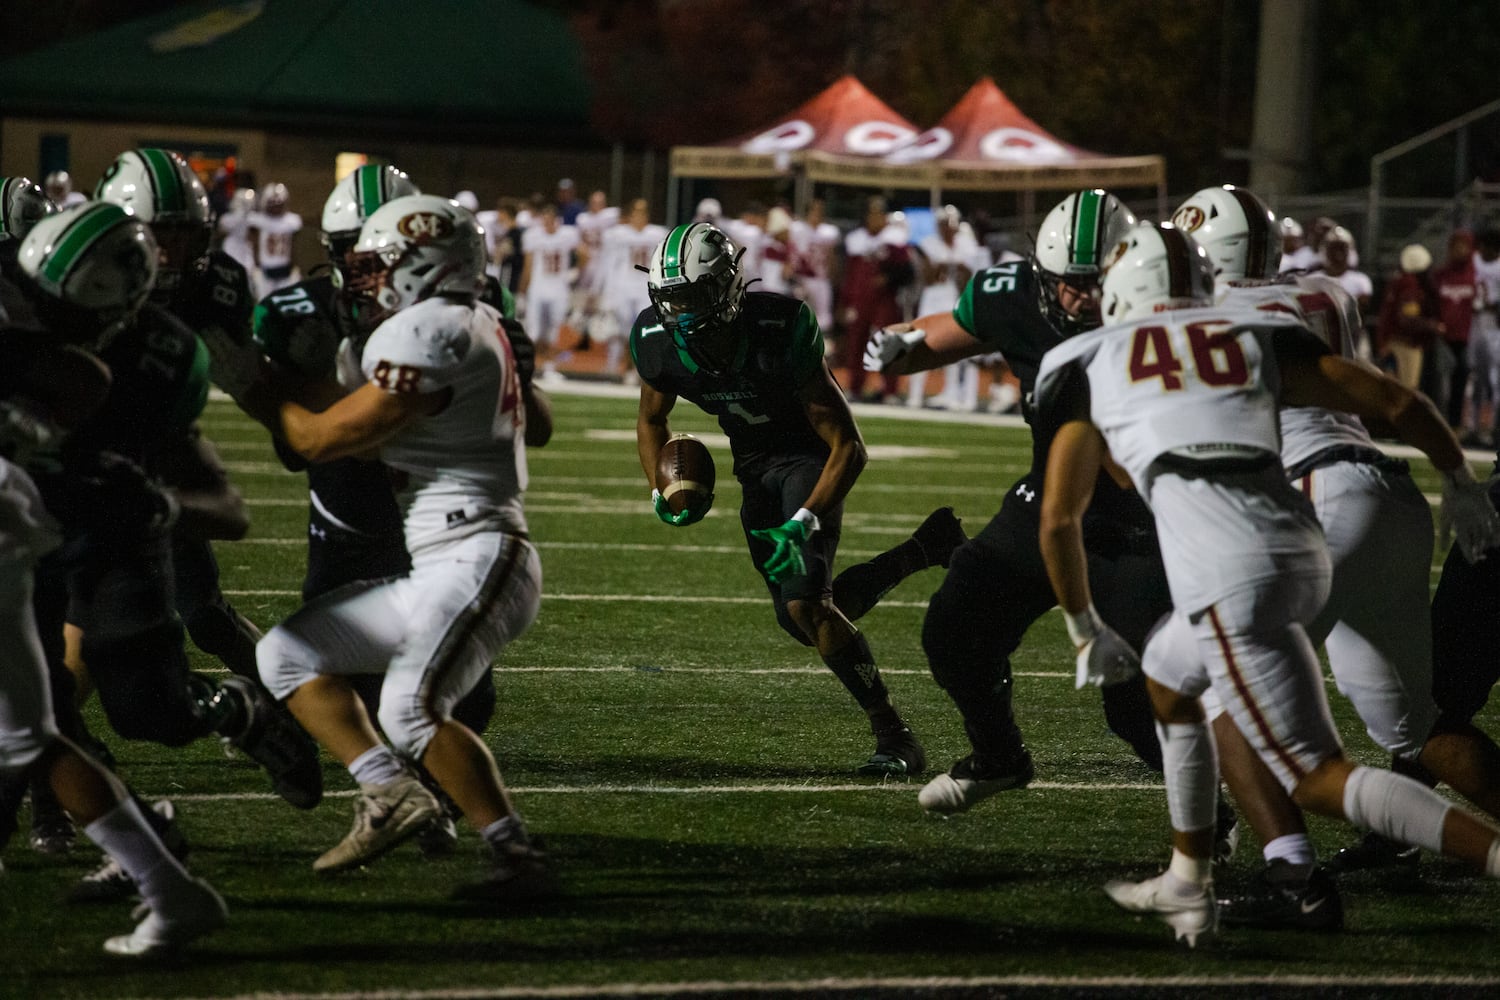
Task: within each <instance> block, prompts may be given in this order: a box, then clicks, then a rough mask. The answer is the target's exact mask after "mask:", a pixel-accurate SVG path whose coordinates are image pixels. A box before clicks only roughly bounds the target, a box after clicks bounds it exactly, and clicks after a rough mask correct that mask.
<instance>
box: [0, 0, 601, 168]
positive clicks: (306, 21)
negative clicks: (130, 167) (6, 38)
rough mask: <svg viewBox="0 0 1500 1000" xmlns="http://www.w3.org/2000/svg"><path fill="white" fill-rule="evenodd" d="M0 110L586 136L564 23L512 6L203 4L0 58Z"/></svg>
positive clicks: (585, 103)
mask: <svg viewBox="0 0 1500 1000" xmlns="http://www.w3.org/2000/svg"><path fill="white" fill-rule="evenodd" d="M0 113H3V114H7V115H18V114H20V115H33V116H36V115H48V116H58V117H81V118H130V119H145V120H166V121H174V122H193V123H198V124H205V125H254V126H262V127H277V126H293V127H296V126H305V127H311V128H319V127H337V126H352V127H356V128H362V129H367V130H373V131H391V130H396V129H400V130H405V131H413V130H414V131H417V132H422V133H426V134H429V135H430V134H434V133H452V138H455V139H464V138H471V137H475V136H476V135H477V134H483V135H485V136H487V137H491V136H499V137H504V138H508V139H509V140H510V141H513V142H515V143H517V144H521V145H525V144H528V143H530V142H535V141H540V140H544V139H546V140H551V139H561V138H575V139H584V138H587V137H588V113H589V95H588V87H587V82H586V78H585V73H584V67H583V52H582V49H581V47H580V45H579V42H578V39H577V36H576V35H575V34H574V33H573V31H572V29H571V27H570V26H569V24H568V22H567V20H566V18H564V17H563V16H562V15H561V14H559V13H557V12H556V11H554V10H551V9H547V8H543V7H539V6H536V5H534V4H530V3H526V2H523V0H444V2H439V3H417V2H411V0H408V2H400V0H253V2H240V3H225V2H223V0H218V2H205V3H197V4H191V5H188V6H184V7H180V8H177V9H176V10H173V11H171V12H169V13H165V14H157V15H153V16H151V17H147V18H142V19H140V20H136V21H131V22H129V23H127V24H123V25H119V26H116V27H114V28H110V29H107V30H105V31H101V32H97V33H95V34H92V35H88V36H85V37H82V38H78V39H74V40H71V41H68V42H65V43H63V44H61V45H57V46H54V47H52V48H49V49H44V50H42V51H38V52H32V53H28V54H26V55H24V56H20V57H17V58H15V59H11V60H8V61H6V62H3V63H0ZM506 133H509V134H508V135H507V134H506Z"/></svg>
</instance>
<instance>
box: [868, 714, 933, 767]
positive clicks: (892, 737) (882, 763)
mask: <svg viewBox="0 0 1500 1000" xmlns="http://www.w3.org/2000/svg"><path fill="white" fill-rule="evenodd" d="M926 769H927V754H926V752H925V751H923V749H922V744H920V743H918V742H917V738H916V736H915V735H913V734H912V731H911V730H910V729H908V728H906V727H905V726H897V727H895V728H893V729H883V730H880V731H878V732H876V733H875V752H874V753H872V754H871V755H870V759H869V760H867V761H865V762H864V763H863V764H861V765H859V767H857V768H855V770H854V773H855V774H858V775H859V776H861V777H864V778H914V777H916V776H917V775H919V774H921V773H922V772H923V771H924V770H926Z"/></svg>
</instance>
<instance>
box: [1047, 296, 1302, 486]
mask: <svg viewBox="0 0 1500 1000" xmlns="http://www.w3.org/2000/svg"><path fill="white" fill-rule="evenodd" d="M1283 343H1284V344H1285V345H1286V347H1284V348H1282V349H1286V348H1292V349H1296V350H1305V351H1307V352H1309V353H1325V352H1326V348H1325V347H1323V345H1322V344H1321V343H1319V342H1318V341H1317V340H1316V339H1315V338H1314V337H1313V336H1312V334H1311V333H1309V332H1308V330H1307V329H1306V327H1304V326H1303V325H1302V323H1301V321H1300V320H1299V319H1298V318H1297V317H1295V316H1290V315H1285V314H1281V313H1274V312H1263V311H1260V310H1254V309H1220V308H1201V309H1182V310H1175V311H1170V312H1163V313H1159V314H1157V315H1154V316H1149V317H1146V318H1144V319H1140V320H1134V321H1132V322H1129V323H1125V324H1121V325H1118V326H1111V327H1106V328H1104V329H1102V330H1097V331H1095V332H1093V333H1090V334H1085V335H1083V336H1080V337H1075V338H1073V339H1072V340H1069V341H1066V342H1064V343H1063V344H1062V345H1060V346H1059V347H1057V348H1055V349H1053V350H1051V351H1049V352H1048V353H1047V356H1046V357H1045V358H1043V359H1042V368H1041V372H1040V374H1039V375H1038V380H1037V387H1038V388H1037V400H1038V408H1039V409H1040V410H1042V411H1043V412H1044V413H1045V414H1047V416H1048V417H1049V418H1056V420H1057V422H1058V423H1059V424H1061V423H1062V422H1064V421H1067V420H1072V419H1085V420H1089V421H1090V422H1091V423H1093V424H1094V426H1095V427H1097V428H1099V431H1100V432H1101V433H1102V434H1103V435H1104V439H1105V441H1106V442H1107V443H1108V445H1109V451H1110V454H1111V455H1112V456H1113V457H1114V459H1115V461H1116V462H1118V463H1119V464H1120V465H1121V466H1122V467H1123V468H1124V469H1125V471H1126V472H1128V473H1129V474H1130V478H1131V480H1132V481H1133V482H1134V483H1135V485H1136V488H1137V489H1138V490H1140V492H1141V495H1142V496H1144V497H1146V499H1147V500H1148V501H1149V500H1150V496H1151V493H1150V490H1151V482H1152V466H1153V465H1154V463H1156V461H1157V460H1158V459H1160V458H1162V457H1163V456H1165V455H1168V454H1172V455H1177V456H1180V457H1182V458H1185V459H1192V460H1199V461H1203V460H1209V459H1216V458H1247V457H1267V456H1271V455H1275V454H1276V453H1277V452H1278V451H1279V450H1280V447H1281V436H1280V427H1279V423H1278V418H1277V406H1278V403H1277V396H1278V395H1279V380H1278V376H1277V368H1276V350H1277V349H1278V348H1279V347H1282V344H1283Z"/></svg>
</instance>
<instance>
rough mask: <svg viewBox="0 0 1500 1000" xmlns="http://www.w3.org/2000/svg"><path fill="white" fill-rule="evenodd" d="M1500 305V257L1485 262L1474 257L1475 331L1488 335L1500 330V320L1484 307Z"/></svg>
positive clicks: (1476, 256) (1479, 257) (1478, 257)
mask: <svg viewBox="0 0 1500 1000" xmlns="http://www.w3.org/2000/svg"><path fill="white" fill-rule="evenodd" d="M1495 305H1500V257H1497V258H1496V259H1494V260H1485V259H1484V258H1483V257H1481V256H1480V255H1479V254H1477V253H1476V254H1475V255H1474V329H1475V330H1476V331H1478V332H1479V333H1488V332H1490V331H1492V330H1495V329H1497V328H1500V318H1497V314H1496V313H1495V312H1494V311H1491V310H1489V309H1482V308H1481V307H1483V306H1495Z"/></svg>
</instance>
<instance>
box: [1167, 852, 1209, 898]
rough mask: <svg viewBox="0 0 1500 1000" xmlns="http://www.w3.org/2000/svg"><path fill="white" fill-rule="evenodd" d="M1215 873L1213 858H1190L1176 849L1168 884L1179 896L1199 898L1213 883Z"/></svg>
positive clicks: (1169, 865) (1170, 866)
mask: <svg viewBox="0 0 1500 1000" xmlns="http://www.w3.org/2000/svg"><path fill="white" fill-rule="evenodd" d="M1213 871H1214V862H1213V859H1212V858H1190V857H1188V856H1187V855H1186V854H1183V853H1182V852H1181V851H1179V850H1178V849H1177V848H1175V847H1174V848H1172V860H1171V862H1170V863H1169V864H1168V865H1167V876H1168V878H1167V882H1168V884H1169V885H1171V886H1172V888H1173V889H1174V890H1175V891H1176V894H1177V895H1179V896H1183V897H1188V896H1197V895H1200V894H1201V893H1202V892H1203V889H1204V888H1205V887H1206V886H1207V885H1209V884H1210V883H1211V882H1212V881H1213Z"/></svg>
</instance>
